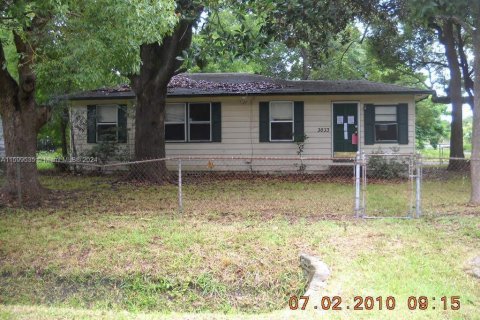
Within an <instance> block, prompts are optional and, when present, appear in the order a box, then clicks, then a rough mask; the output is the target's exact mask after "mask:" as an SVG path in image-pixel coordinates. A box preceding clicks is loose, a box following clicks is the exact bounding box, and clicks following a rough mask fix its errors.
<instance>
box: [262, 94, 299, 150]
mask: <svg viewBox="0 0 480 320" xmlns="http://www.w3.org/2000/svg"><path fill="white" fill-rule="evenodd" d="M272 102H273V103H275V102H288V103H290V104H291V108H292V120H280V121H279V120H277V121H275V120H272ZM268 117H269V119H268V134H269V137H268V138H269V139H270V142H292V141H294V140H295V139H294V134H295V108H294V103H293V101H270V102H269V103H268ZM272 123H292V138H291V139H274V140H273V139H272Z"/></svg>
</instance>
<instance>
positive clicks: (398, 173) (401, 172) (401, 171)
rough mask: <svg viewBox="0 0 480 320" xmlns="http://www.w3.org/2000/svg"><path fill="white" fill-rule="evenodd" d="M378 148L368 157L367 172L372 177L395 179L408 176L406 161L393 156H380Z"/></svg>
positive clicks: (380, 151) (380, 152)
mask: <svg viewBox="0 0 480 320" xmlns="http://www.w3.org/2000/svg"><path fill="white" fill-rule="evenodd" d="M383 153H384V152H382V150H380V149H379V150H378V151H376V152H374V153H372V154H371V155H369V157H368V163H367V170H368V172H367V174H368V176H369V177H371V178H373V179H397V178H406V177H408V165H409V164H408V163H407V161H406V160H405V159H402V158H397V157H395V156H382V155H379V154H383Z"/></svg>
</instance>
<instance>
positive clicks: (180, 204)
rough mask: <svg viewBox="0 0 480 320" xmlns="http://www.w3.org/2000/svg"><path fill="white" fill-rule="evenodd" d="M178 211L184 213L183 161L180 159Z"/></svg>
mask: <svg viewBox="0 0 480 320" xmlns="http://www.w3.org/2000/svg"><path fill="white" fill-rule="evenodd" d="M178 210H179V211H180V213H183V194H182V159H178Z"/></svg>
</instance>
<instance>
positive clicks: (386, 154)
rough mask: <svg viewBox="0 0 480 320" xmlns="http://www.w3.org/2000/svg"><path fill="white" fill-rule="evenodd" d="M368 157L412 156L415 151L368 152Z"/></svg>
mask: <svg viewBox="0 0 480 320" xmlns="http://www.w3.org/2000/svg"><path fill="white" fill-rule="evenodd" d="M365 155H366V156H367V157H412V156H416V154H415V153H366V154H365Z"/></svg>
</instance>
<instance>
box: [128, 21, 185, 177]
mask: <svg viewBox="0 0 480 320" xmlns="http://www.w3.org/2000/svg"><path fill="white" fill-rule="evenodd" d="M192 23H193V21H192V20H180V22H179V23H178V25H177V27H176V28H175V30H174V32H173V34H172V35H170V36H168V37H165V39H164V40H163V42H162V43H161V44H159V43H151V44H144V45H142V46H141V47H140V56H141V60H142V65H141V68H140V74H139V75H135V76H131V77H130V80H131V85H132V90H133V91H134V92H135V96H136V99H137V104H136V110H135V160H137V161H142V160H150V159H161V158H164V157H165V129H164V124H165V102H166V97H167V86H168V83H169V82H170V79H171V78H172V77H173V76H174V75H175V74H176V73H178V72H180V69H179V68H180V66H181V64H182V62H181V61H179V60H178V59H177V57H178V56H179V55H181V53H182V51H183V50H185V49H187V48H188V47H189V46H190V43H191V40H192V26H193V25H192ZM131 176H132V178H134V179H138V180H142V181H149V182H154V183H162V182H164V181H168V172H167V168H166V163H165V161H150V162H143V163H138V164H136V165H135V166H133V167H132V168H131Z"/></svg>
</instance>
